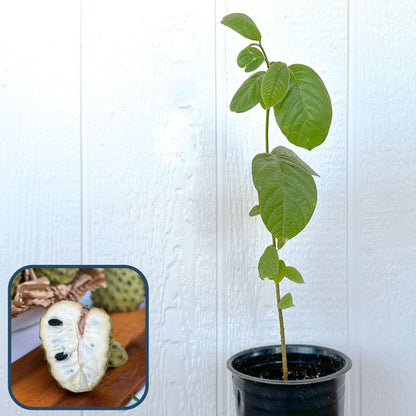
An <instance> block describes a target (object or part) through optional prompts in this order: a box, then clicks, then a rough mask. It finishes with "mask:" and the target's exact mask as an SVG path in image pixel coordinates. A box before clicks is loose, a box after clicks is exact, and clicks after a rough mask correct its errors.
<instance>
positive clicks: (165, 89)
mask: <svg viewBox="0 0 416 416" xmlns="http://www.w3.org/2000/svg"><path fill="white" fill-rule="evenodd" d="M233 11H241V12H245V13H247V14H249V15H251V16H252V17H253V18H254V20H255V21H256V23H257V25H258V26H259V28H260V30H261V32H262V34H263V39H264V41H263V44H264V46H265V48H267V51H268V54H269V56H270V57H271V59H278V60H283V61H286V62H287V63H289V64H290V63H295V62H301V63H305V64H307V65H310V66H311V67H313V68H314V69H315V70H316V71H317V72H318V73H319V74H320V75H321V77H322V78H323V79H324V81H325V83H326V85H327V87H328V89H329V91H330V95H331V98H332V102H333V110H334V117H333V125H332V128H331V131H330V135H329V137H328V139H327V141H326V142H325V143H324V144H323V145H322V146H320V147H319V148H317V149H315V150H314V151H312V152H307V151H298V153H299V154H300V155H301V157H303V158H304V159H305V160H306V161H307V162H308V163H309V164H310V165H311V166H312V167H313V168H314V169H315V170H316V171H317V172H318V173H319V174H320V178H319V179H318V181H317V182H318V195H319V201H318V207H317V210H316V212H315V214H314V217H313V219H312V221H311V222H310V224H309V225H308V227H307V228H306V229H305V231H304V232H303V233H302V234H301V235H300V236H299V237H298V238H296V239H294V240H293V241H291V242H290V243H288V244H287V246H285V248H284V249H283V250H282V255H284V257H285V259H287V261H288V262H289V263H290V264H293V265H295V266H297V267H298V268H299V269H300V270H301V271H302V274H303V275H304V277H305V280H306V282H307V283H306V285H304V286H302V287H293V288H292V287H291V286H290V284H288V285H286V286H285V288H286V289H292V292H293V294H294V299H295V304H296V308H293V309H291V310H289V311H287V312H286V314H285V317H286V328H287V338H288V341H289V342H292V343H295V342H300V343H312V344H323V345H326V346H331V347H335V348H338V349H341V350H343V351H345V352H347V353H348V354H350V356H351V357H352V359H353V361H354V367H353V370H352V371H351V372H350V373H349V376H348V389H347V416H374V415H377V416H402V415H407V416H411V415H413V414H416V396H415V395H414V394H413V392H414V389H415V388H416V364H415V362H414V359H415V357H416V307H415V301H414V299H415V298H416V283H415V269H416V238H415V235H416V225H415V224H416V222H415V220H414V216H415V208H416V197H415V194H416V164H415V163H414V159H415V155H416V141H415V139H414V134H413V127H414V124H415V115H414V108H415V107H416V98H415V97H416V95H415V94H414V89H415V86H416V76H415V71H414V68H415V65H416V49H415V47H414V45H415V42H416V32H415V27H416V5H415V3H414V2H413V0H403V1H400V2H395V1H394V0H383V1H375V0H336V1H329V0H326V1H325V0H317V1H314V2H310V1H307V0H293V1H291V2H285V1H283V0H268V1H266V0H259V1H257V2H255V3H253V2H250V1H248V0H244V1H241V0H240V1H237V0H223V1H219V0H216V1H214V0H211V1H204V2H195V1H191V0H177V1H176V2H167V1H163V2H146V3H143V2H137V1H133V0H119V1H117V2H115V1H113V0H101V1H98V0H82V1H72V0H71V1H70V0H60V1H55V0H38V1H37V2H33V1H29V0H14V1H3V2H1V3H0V140H1V146H0V160H1V163H0V185H1V188H0V189H1V195H2V201H3V203H2V204H1V206H2V209H1V216H0V236H1V239H0V273H1V282H2V285H3V286H2V287H3V294H4V297H3V299H4V302H3V308H2V311H1V319H0V331H1V333H2V334H3V339H6V337H7V330H8V327H7V302H6V299H7V284H8V281H9V278H10V277H11V275H12V274H13V273H14V271H15V270H17V269H18V268H19V267H22V266H24V265H27V264H36V263H38V264H41V263H43V264H45V263H47V264H79V263H85V264H93V263H95V264H130V265H133V266H136V267H138V268H139V269H140V270H141V271H142V272H143V273H144V274H145V276H146V277H147V280H148V283H149V288H150V297H149V299H150V311H149V316H150V331H149V333H150V340H149V342H150V353H149V360H150V361H149V363H150V371H149V381H150V383H149V393H148V396H147V397H146V399H145V401H144V402H143V403H142V404H141V405H140V406H139V407H138V408H135V409H134V410H130V411H126V412H125V414H126V415H130V414H131V415H132V414H139V415H152V416H179V415H181V416H182V415H187V416H195V415H198V416H212V415H218V416H219V415H227V416H228V415H232V414H233V407H234V402H233V397H232V390H231V385H230V377H229V375H228V374H227V372H226V370H225V361H226V359H227V358H228V357H229V356H230V355H231V354H232V353H234V352H237V351H239V350H241V349H243V348H247V347H250V346H257V345H262V344H270V343H276V342H278V322H277V318H276V314H275V310H274V298H273V290H272V286H271V284H268V283H267V282H262V281H260V279H258V278H257V274H256V266H257V259H258V256H259V255H260V254H261V252H262V249H263V248H264V246H265V245H266V244H268V241H269V238H268V236H267V234H266V233H265V232H264V231H263V228H262V226H261V224H260V222H259V220H258V219H253V218H249V217H248V211H249V209H250V208H251V206H252V205H253V204H254V203H255V191H254V188H253V186H252V184H251V177H250V165H251V159H252V157H253V156H254V155H255V154H256V153H257V152H260V151H263V146H264V144H263V142H264V140H263V123H264V115H263V113H262V111H260V109H259V110H257V111H254V112H250V113H247V114H244V115H238V114H234V113H230V112H229V111H228V103H229V101H230V99H231V97H232V95H233V93H234V91H235V89H236V88H237V87H238V86H239V85H240V84H241V82H242V81H243V79H244V77H245V76H244V73H243V71H242V70H240V69H239V68H238V67H237V65H236V64H235V58H236V55H237V53H238V51H239V50H240V49H242V48H243V47H244V46H246V44H247V41H245V40H244V39H243V38H241V37H239V36H238V35H237V34H234V33H233V32H231V31H230V30H228V29H226V28H225V27H223V26H222V25H220V24H219V22H220V20H221V18H222V17H223V16H224V15H225V14H227V13H229V12H233ZM271 138H272V139H271V140H272V145H273V146H274V145H277V144H278V143H285V142H284V139H283V138H282V136H281V134H280V133H279V131H278V129H277V128H275V127H274V126H273V127H272V129H271ZM289 147H290V146H289ZM2 345H3V346H2V347H1V362H0V374H1V376H2V378H1V379H2V380H3V383H2V387H1V389H0V398H1V405H0V407H1V408H2V414H7V415H22V414H26V413H28V411H26V410H23V409H21V408H19V407H18V406H17V405H16V404H15V403H14V402H13V401H12V400H11V399H10V397H9V395H8V390H7V383H6V380H7V373H8V359H7V344H6V342H4V343H3V344H2ZM32 413H33V414H41V413H40V412H32ZM81 413H83V414H91V415H93V414H99V413H100V412H99V411H97V412H87V411H84V412H75V413H74V412H63V414H68V415H69V414H71V415H74V414H81Z"/></svg>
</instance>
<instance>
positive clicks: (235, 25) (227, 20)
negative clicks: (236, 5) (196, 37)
mask: <svg viewBox="0 0 416 416" xmlns="http://www.w3.org/2000/svg"><path fill="white" fill-rule="evenodd" d="M221 23H222V24H223V25H225V26H228V27H229V28H231V29H233V30H235V31H236V32H237V33H239V34H240V35H242V36H244V37H245V38H247V39H251V40H258V41H260V40H261V34H260V31H259V29H258V28H257V26H256V24H255V23H254V22H253V20H252V19H251V18H250V17H248V16H247V15H246V14H243V13H230V14H227V16H225V17H224V18H223V19H222V20H221Z"/></svg>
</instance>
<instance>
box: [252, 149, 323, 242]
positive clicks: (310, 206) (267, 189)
mask: <svg viewBox="0 0 416 416" xmlns="http://www.w3.org/2000/svg"><path fill="white" fill-rule="evenodd" d="M313 174H314V171H313V170H312V169H311V168H310V167H309V166H308V165H307V164H306V163H305V162H303V161H302V160H301V159H300V158H299V157H298V156H297V155H296V154H295V153H294V152H292V151H291V150H289V149H287V148H285V147H283V146H278V147H276V148H275V149H273V150H272V152H271V153H260V154H258V155H256V156H255V157H254V159H253V163H252V175H253V183H254V186H255V188H256V189H257V192H258V197H259V205H260V213H261V218H262V220H263V222H264V225H265V226H266V228H267V229H268V230H269V231H270V232H271V233H272V235H273V236H274V237H275V238H276V239H278V240H281V241H287V240H289V239H291V238H292V237H294V236H295V235H297V234H298V233H299V232H300V231H302V230H303V229H304V228H305V227H306V225H307V224H308V222H309V220H310V219H311V217H312V214H313V212H314V210H315V206H316V202H317V191H316V185H315V181H314V179H313V177H312V175H313Z"/></svg>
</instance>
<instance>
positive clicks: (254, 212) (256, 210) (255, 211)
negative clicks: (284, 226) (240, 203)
mask: <svg viewBox="0 0 416 416" xmlns="http://www.w3.org/2000/svg"><path fill="white" fill-rule="evenodd" d="M259 214H260V206H259V205H254V207H253V208H251V210H250V212H249V213H248V215H250V217H255V216H256V215H259Z"/></svg>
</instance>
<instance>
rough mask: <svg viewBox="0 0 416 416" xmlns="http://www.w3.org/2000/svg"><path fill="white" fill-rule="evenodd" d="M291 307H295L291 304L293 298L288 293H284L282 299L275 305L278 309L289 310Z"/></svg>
mask: <svg viewBox="0 0 416 416" xmlns="http://www.w3.org/2000/svg"><path fill="white" fill-rule="evenodd" d="M292 306H295V305H294V304H293V298H292V295H291V294H290V293H286V295H284V296H283V297H282V299H280V302H279V303H278V304H277V307H278V308H279V309H287V308H291V307H292Z"/></svg>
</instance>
